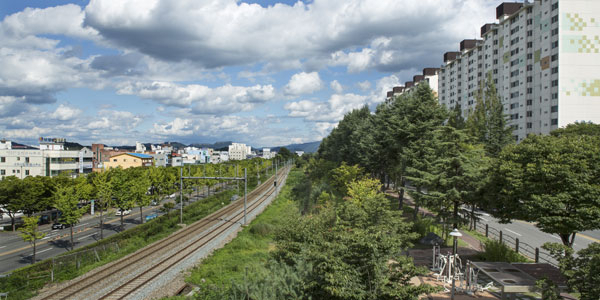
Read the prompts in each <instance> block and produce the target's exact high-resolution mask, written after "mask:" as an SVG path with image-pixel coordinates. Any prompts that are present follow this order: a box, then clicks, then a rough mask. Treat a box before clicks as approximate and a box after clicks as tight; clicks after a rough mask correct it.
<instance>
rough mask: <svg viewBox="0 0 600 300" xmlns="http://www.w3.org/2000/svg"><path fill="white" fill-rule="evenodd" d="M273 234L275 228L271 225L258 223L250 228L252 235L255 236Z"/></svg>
mask: <svg viewBox="0 0 600 300" xmlns="http://www.w3.org/2000/svg"><path fill="white" fill-rule="evenodd" d="M271 232H273V226H272V225H271V224H269V223H258V224H256V225H254V226H252V227H251V228H250V233H252V234H255V235H262V236H265V235H268V234H270V233H271Z"/></svg>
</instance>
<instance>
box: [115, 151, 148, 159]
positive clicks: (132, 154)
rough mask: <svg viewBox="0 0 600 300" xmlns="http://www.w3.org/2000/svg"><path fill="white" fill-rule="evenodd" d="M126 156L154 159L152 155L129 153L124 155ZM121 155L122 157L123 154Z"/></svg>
mask: <svg viewBox="0 0 600 300" xmlns="http://www.w3.org/2000/svg"><path fill="white" fill-rule="evenodd" d="M124 154H129V155H131V156H135V157H138V158H152V155H148V154H142V153H132V152H127V153H124ZM120 155H121V154H120Z"/></svg>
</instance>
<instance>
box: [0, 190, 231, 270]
mask: <svg viewBox="0 0 600 300" xmlns="http://www.w3.org/2000/svg"><path fill="white" fill-rule="evenodd" d="M231 187H233V188H235V184H234V185H232V186H231ZM199 193H200V195H199V197H198V198H196V197H195V194H196V193H194V197H193V198H192V199H191V201H198V200H201V199H203V198H204V195H205V190H201V191H200V192H199ZM178 195H179V194H178V193H177V194H176V196H175V197H173V198H165V199H164V200H163V201H162V202H161V203H160V204H161V205H162V203H165V202H168V201H173V200H174V201H175V209H179V202H178V201H179V196H178ZM211 195H212V189H211ZM160 207H161V206H149V207H144V210H143V211H144V213H143V214H144V217H145V216H147V215H150V214H152V213H156V214H158V215H162V214H163V213H161V212H160ZM99 217H100V214H99V212H96V214H95V215H94V216H91V215H89V214H86V215H85V216H84V217H83V218H82V219H81V221H80V223H79V224H77V225H75V226H74V227H73V242H74V244H75V245H74V246H75V248H79V247H83V246H85V245H88V244H91V243H94V242H96V241H98V240H99V239H100V218H99ZM123 219H124V222H123V224H124V230H127V229H129V228H133V227H135V226H137V225H140V224H141V223H140V209H139V208H138V207H136V208H133V209H132V210H131V214H129V215H127V216H125V217H124V218H123ZM104 220H105V221H104V232H103V235H104V237H105V238H106V237H108V236H111V235H113V234H116V233H119V232H121V231H122V230H121V228H120V225H121V221H120V220H121V218H120V217H119V216H115V209H111V210H109V211H108V212H105V214H104ZM51 226H52V225H51V224H48V225H42V226H40V227H39V229H40V231H41V232H43V233H46V237H44V238H43V239H41V240H39V241H38V242H37V246H36V257H35V258H36V261H41V260H44V259H47V258H51V257H54V256H57V255H59V254H62V253H65V252H68V251H69V250H70V249H71V244H70V233H71V229H70V228H65V229H59V230H52V228H51ZM32 255H33V249H32V246H31V244H30V243H29V242H24V241H23V239H22V238H21V237H20V236H19V233H18V232H16V233H15V232H1V231H0V274H1V273H7V272H10V271H12V270H15V269H17V268H21V267H24V266H27V265H29V264H31V260H32Z"/></svg>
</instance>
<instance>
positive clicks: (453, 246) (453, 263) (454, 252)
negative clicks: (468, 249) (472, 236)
mask: <svg viewBox="0 0 600 300" xmlns="http://www.w3.org/2000/svg"><path fill="white" fill-rule="evenodd" d="M450 235H451V236H452V237H453V238H454V243H453V245H452V265H453V268H454V272H452V292H451V293H450V300H454V285H455V278H456V276H455V275H456V252H457V250H458V249H457V247H458V245H457V242H456V238H458V237H461V236H462V233H460V232H459V231H458V229H456V228H454V230H452V232H450Z"/></svg>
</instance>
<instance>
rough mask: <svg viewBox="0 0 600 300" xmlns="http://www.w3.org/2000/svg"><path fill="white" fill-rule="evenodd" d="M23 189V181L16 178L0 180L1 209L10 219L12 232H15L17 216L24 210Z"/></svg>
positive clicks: (10, 177)
mask: <svg viewBox="0 0 600 300" xmlns="http://www.w3.org/2000/svg"><path fill="white" fill-rule="evenodd" d="M22 189H23V184H22V181H21V180H20V179H19V178H17V177H15V176H8V177H5V178H4V179H2V180H0V207H2V209H3V210H4V211H5V212H6V214H8V216H9V217H10V224H11V226H12V231H15V219H16V214H17V213H18V212H19V211H21V210H23V203H22V202H21V198H20V195H21V194H22Z"/></svg>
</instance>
